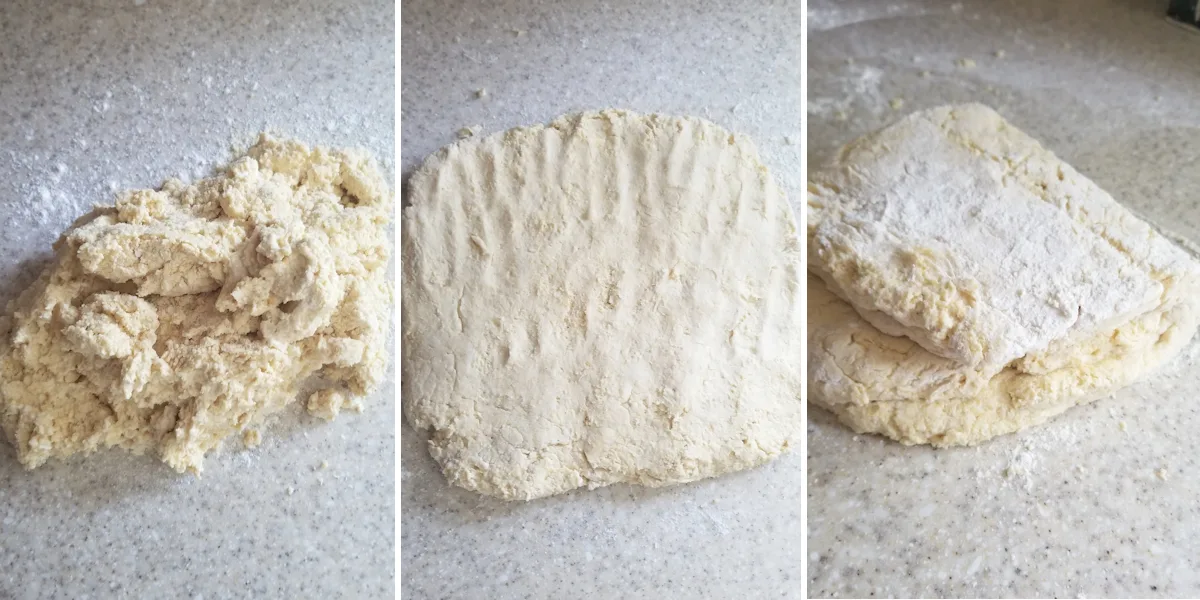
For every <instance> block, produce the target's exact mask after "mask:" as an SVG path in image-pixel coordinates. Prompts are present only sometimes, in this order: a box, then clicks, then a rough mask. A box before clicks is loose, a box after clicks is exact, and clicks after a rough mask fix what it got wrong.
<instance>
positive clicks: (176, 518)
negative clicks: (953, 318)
mask: <svg viewBox="0 0 1200 600" xmlns="http://www.w3.org/2000/svg"><path fill="white" fill-rule="evenodd" d="M268 4H269V5H268ZM393 10H394V8H393V4H392V3H391V2H390V1H380V0H370V1H367V0H364V1H361V2H344V1H332V0H327V1H318V0H297V1H291V2H272V3H229V2H221V1H204V2H168V1H166V0H121V1H119V2H117V1H100V2H85V3H78V2H75V3H66V2H57V3H49V2H38V1H36V0H10V1H7V2H4V3H3V6H2V7H0V82H2V83H0V198H4V200H3V201H0V305H3V304H4V303H6V302H7V301H8V300H9V299H11V298H12V297H13V296H14V295H15V294H16V293H17V292H18V291H19V290H20V289H21V288H22V287H23V286H24V285H26V284H27V283H28V282H29V281H30V279H31V278H32V276H34V274H35V273H36V272H37V270H38V269H39V268H40V267H41V266H42V265H43V264H44V263H45V261H46V259H47V258H48V257H49V256H50V244H51V243H52V242H53V241H54V240H55V238H56V235H57V233H58V232H59V231H61V230H62V229H63V228H65V227H66V226H67V225H69V224H70V223H71V221H72V220H74V218H75V217H77V216H79V215H80V214H82V213H83V212H85V211H86V210H88V208H89V207H90V206H91V205H92V204H93V203H97V202H108V201H111V200H112V198H113V193H114V191H116V190H120V189H126V188H133V187H150V186H157V185H158V184H160V183H161V182H162V180H163V179H165V178H166V177H168V176H173V175H182V176H184V177H190V178H196V177H201V176H204V175H205V174H206V173H207V172H208V171H209V169H211V168H212V166H213V165H215V164H220V163H222V162H224V161H225V160H226V159H228V158H230V145H231V143H233V144H238V145H241V146H243V147H244V146H245V145H247V142H248V141H250V140H251V139H252V138H253V136H254V134H255V133H256V132H258V131H260V130H262V129H263V128H264V127H267V128H270V129H272V130H274V131H276V132H278V133H282V134H289V135H292V136H295V137H298V138H300V139H302V140H304V141H307V142H309V143H314V144H322V145H335V146H361V147H365V148H367V149H368V150H370V151H372V152H373V153H374V154H375V155H376V156H378V157H379V158H380V162H381V164H382V165H383V167H384V168H385V170H387V171H388V172H389V173H391V172H394V169H395V165H394V119H395V108H394V98H395V96H394V90H395V87H394V86H395V83H394V82H395V74H394V62H395V58H394V56H395V54H394V48H395V46H394V43H395V42H394V39H395V38H394V22H395V17H394V12H393ZM383 390H385V391H383V392H380V393H378V394H375V395H374V396H373V397H371V398H369V399H368V400H367V401H366V406H367V408H366V410H365V411H364V412H363V413H362V414H361V415H353V414H351V415H345V416H343V417H340V418H339V419H338V420H337V421H335V422H333V423H331V424H324V422H323V421H320V420H318V419H315V418H312V417H309V416H307V415H299V414H288V415H284V417H283V418H281V419H280V420H279V421H278V422H277V423H276V424H275V425H273V426H271V427H269V428H268V429H267V430H266V431H265V432H264V436H263V437H264V440H263V444H262V446H260V447H259V448H257V449H255V450H251V451H244V450H242V449H241V444H240V443H236V442H230V443H228V444H227V445H226V446H227V449H226V450H224V451H221V452H218V453H216V454H213V455H210V456H209V458H208V460H207V461H206V463H205V471H204V476H203V477H201V478H197V477H192V476H184V475H177V474H176V473H175V472H174V471H171V470H170V469H169V468H168V467H166V466H165V465H163V464H162V463H160V462H158V460H157V459H155V458H152V457H148V456H145V457H137V456H133V455H130V454H128V453H126V452H123V451H106V452H101V453H99V454H97V455H95V456H93V457H92V458H90V459H87V460H71V461H67V462H51V463H49V464H47V465H45V466H44V467H42V468H39V469H37V470H35V471H32V472H27V471H25V470H24V469H22V468H21V466H20V465H19V464H18V463H17V462H16V458H15V453H14V452H13V450H12V448H11V447H10V446H9V445H8V444H7V443H0V598H5V599H17V600H20V599H25V598H30V599H33V598H37V599H46V598H71V599H75V598H205V599H207V600H212V599H214V598H245V597H255V598H354V599H357V598H391V597H393V592H394V589H395V584H394V579H393V571H394V562H393V557H394V523H395V520H394V519H395V517H394V509H395V501H394V485H393V479H394V465H395V458H394V457H395V454H394V448H395V437H394V435H395V434H394V431H395V430H394V427H395V419H394V393H393V391H392V390H394V378H392V377H389V379H388V381H387V382H385V384H384V387H383ZM294 408H298V406H297V407H294ZM322 461H327V463H328V468H327V469H319V468H318V466H319V465H320V464H321V463H322Z"/></svg>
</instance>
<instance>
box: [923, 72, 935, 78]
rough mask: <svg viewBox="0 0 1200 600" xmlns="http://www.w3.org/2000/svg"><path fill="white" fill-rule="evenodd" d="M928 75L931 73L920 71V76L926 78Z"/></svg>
mask: <svg viewBox="0 0 1200 600" xmlns="http://www.w3.org/2000/svg"><path fill="white" fill-rule="evenodd" d="M930 75H932V73H930V72H929V71H921V77H924V78H926V79H928V78H929V76H930Z"/></svg>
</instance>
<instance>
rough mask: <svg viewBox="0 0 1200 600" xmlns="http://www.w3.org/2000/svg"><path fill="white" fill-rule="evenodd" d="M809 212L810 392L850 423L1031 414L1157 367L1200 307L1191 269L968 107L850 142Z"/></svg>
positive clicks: (864, 427)
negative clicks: (810, 274) (813, 275)
mask: <svg viewBox="0 0 1200 600" xmlns="http://www.w3.org/2000/svg"><path fill="white" fill-rule="evenodd" d="M808 210H809V231H808V234H809V238H808V243H809V267H810V269H811V271H812V272H813V273H814V274H816V275H819V276H820V277H821V279H817V278H816V277H812V276H810V278H809V291H808V324H809V331H808V340H809V346H808V356H809V360H808V368H809V383H810V399H811V400H812V401H813V402H814V403H816V404H818V405H821V406H824V407H826V408H829V409H830V410H832V411H833V412H834V413H836V414H837V415H838V416H839V417H840V418H841V420H842V421H844V422H845V423H847V424H848V425H850V426H851V427H853V428H854V429H855V430H856V431H859V432H875V433H882V434H884V435H887V436H889V437H892V438H894V439H897V440H900V441H902V442H905V443H931V444H934V445H957V444H973V443H977V442H979V441H982V440H986V439H988V438H990V437H993V436H996V435H999V434H1003V433H1008V432H1012V431H1016V430H1018V429H1020V428H1022V427H1026V426H1029V425H1032V424H1036V423H1040V422H1042V421H1044V420H1045V419H1047V418H1049V417H1051V416H1053V415H1056V414H1059V413H1061V412H1062V411H1064V410H1066V409H1067V408H1069V407H1071V406H1074V405H1076V404H1081V403H1084V402H1089V401H1092V400H1095V399H1098V398H1101V397H1104V396H1106V395H1109V394H1111V393H1112V392H1114V391H1115V390H1117V389H1118V388H1120V387H1123V386H1125V385H1128V384H1129V383H1131V382H1132V381H1134V380H1135V379H1137V378H1138V377H1140V376H1141V375H1144V374H1145V373H1147V372H1149V371H1150V370H1152V369H1154V368H1155V367H1157V366H1159V365H1161V364H1162V363H1163V362H1165V361H1166V360H1168V359H1170V358H1171V357H1172V356H1174V354H1175V353H1177V352H1178V351H1179V350H1180V349H1181V348H1182V346H1183V345H1184V344H1185V343H1186V342H1187V341H1188V340H1189V339H1190V338H1191V337H1192V335H1193V333H1194V332H1195V330H1196V327H1197V319H1198V318H1200V264H1197V262H1196V261H1195V260H1194V259H1193V258H1192V257H1191V256H1189V255H1188V254H1187V253H1185V252H1184V251H1183V250H1182V249H1180V248H1178V247H1176V246H1175V245H1173V244H1172V243H1171V242H1169V241H1168V240H1167V239H1165V238H1164V237H1162V236H1161V235H1159V234H1158V233H1157V232H1155V231H1154V230H1153V229H1152V228H1151V227H1150V226H1149V225H1147V224H1146V223H1144V222H1142V221H1141V220H1139V219H1137V218H1136V217H1135V216H1133V215H1132V214H1131V213H1129V212H1128V211H1127V210H1125V209H1124V208H1122V207H1121V206H1120V205H1119V204H1117V203H1116V201H1114V200H1113V199H1112V197H1110V196H1109V195H1108V194H1107V193H1105V192H1104V191H1103V190H1101V189H1100V188H1099V187H1097V186H1096V185H1095V184H1094V183H1092V182H1091V181H1089V180H1088V179H1087V178H1085V177H1084V176H1083V175H1081V174H1079V173H1078V172H1077V171H1075V170H1074V169H1073V168H1071V167H1070V166H1069V165H1067V164H1066V163H1064V162H1062V161H1061V160H1059V159H1058V158H1057V157H1055V156H1054V155H1053V154H1051V153H1050V152H1048V151H1047V150H1045V149H1044V148H1042V147H1041V146H1040V145H1039V144H1038V143H1037V142H1036V141H1034V140H1033V139H1032V138H1030V137H1028V136H1027V135H1025V134H1023V133H1021V132H1020V131H1018V130H1016V129H1015V128H1013V127H1012V126H1011V125H1010V124H1008V123H1006V122H1005V121H1004V120H1003V119H1002V118H1001V117H1000V116H999V115H997V114H996V113H995V112H994V111H992V110H990V109H988V108H986V107H983V106H980V105H964V106H952V107H943V108H938V109H933V110H929V111H924V112H919V113H915V114H914V115H911V116H909V117H907V118H905V119H904V120H902V121H900V122H899V123H897V124H895V125H892V126H891V127H888V128H886V129H884V130H882V131H881V132H878V133H876V134H872V135H869V136H867V137H865V138H863V139H861V140H859V141H856V142H853V143H851V144H850V145H849V146H847V147H846V148H845V149H843V151H842V152H841V153H840V154H839V156H838V157H837V158H836V159H835V160H834V162H833V164H832V165H830V166H829V167H828V168H827V169H824V170H822V171H820V172H818V173H815V174H814V175H813V177H812V178H811V179H810V185H809V206H808ZM822 279H823V280H824V281H822ZM996 360H999V361H1002V362H1001V364H999V365H996V364H994V361H996Z"/></svg>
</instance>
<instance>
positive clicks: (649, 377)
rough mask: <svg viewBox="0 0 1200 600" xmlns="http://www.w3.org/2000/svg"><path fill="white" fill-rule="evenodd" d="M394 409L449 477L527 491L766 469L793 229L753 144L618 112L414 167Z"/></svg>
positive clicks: (515, 494) (796, 399)
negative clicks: (398, 398) (400, 402)
mask: <svg viewBox="0 0 1200 600" xmlns="http://www.w3.org/2000/svg"><path fill="white" fill-rule="evenodd" d="M410 185H411V189H412V192H411V201H412V206H410V207H409V208H408V209H406V211H405V221H404V238H403V244H404V245H403V249H404V287H403V290H404V292H403V312H402V315H403V316H402V321H403V323H402V328H403V335H404V343H403V352H404V369H405V374H404V378H403V382H404V383H403V385H404V390H403V398H404V411H405V415H406V416H407V418H408V420H409V422H410V423H411V424H412V425H413V426H414V427H415V428H417V429H423V430H430V431H431V433H432V435H431V439H430V441H429V451H430V453H431V454H432V456H433V458H434V459H435V460H436V461H437V462H438V463H439V464H440V465H441V467H442V470H443V472H444V474H445V476H446V478H447V479H448V480H449V481H450V482H451V483H453V484H455V485H458V486H462V487H465V488H467V489H471V490H476V491H479V492H481V493H484V494H488V495H493V496H498V497H501V498H505V499H525V500H528V499H532V498H538V497H542V496H547V495H551V494H557V493H561V492H565V491H568V490H571V489H574V488H577V487H583V486H587V487H590V488H595V487H599V486H604V485H608V484H612V483H617V482H630V483H638V484H642V485H648V486H659V485H666V484H671V483H679V482H686V481H692V480H696V479H700V478H704V477H712V476H716V475H720V474H722V473H727V472H730V471H734V470H738V469H746V468H749V467H753V466H755V465H759V464H761V463H764V462H766V461H768V460H770V459H772V458H773V457H775V456H777V455H779V454H780V453H781V452H783V451H785V450H786V449H787V448H788V447H789V446H790V445H792V444H794V443H796V441H797V440H799V438H800V430H801V427H802V426H803V421H802V419H801V409H802V405H801V399H800V391H801V384H802V378H801V375H800V369H799V368H798V365H797V362H796V361H797V358H798V357H799V356H800V355H801V352H800V350H801V346H800V344H801V343H802V338H801V327H802V321H801V319H802V318H803V317H802V314H801V308H802V307H801V305H800V303H801V298H800V296H801V294H800V271H801V269H802V266H801V264H800V259H801V254H800V240H799V237H798V235H797V231H796V225H795V220H794V219H793V216H792V213H791V209H790V207H789V206H788V203H787V200H786V198H785V195H784V193H783V192H782V190H781V189H780V188H779V187H777V186H776V184H775V183H774V181H773V180H772V178H771V176H770V174H769V173H768V171H767V169H766V168H765V167H764V166H763V165H762V163H761V162H760V161H759V158H758V155H757V152H756V151H755V149H754V147H753V146H752V145H751V143H750V142H749V140H747V139H746V138H744V137H742V136H739V135H734V134H730V133H729V132H728V131H725V130H723V129H721V128H720V127H718V126H716V125H713V124H712V123H709V122H706V121H702V120H698V119H692V118H674V117H664V116H657V115H648V116H641V115H637V114H633V113H629V112H623V111H616V110H606V111H602V112H598V113H596V112H593V113H584V114H577V115H570V116H566V117H562V118H560V119H558V120H556V121H554V122H553V123H551V124H550V125H549V126H538V127H530V128H524V129H514V130H510V131H507V132H504V133H501V134H497V135H493V136H490V137H487V138H484V139H478V138H473V139H470V140H465V141H462V142H459V143H457V144H455V145H453V146H451V147H449V148H447V149H445V150H443V151H441V152H439V153H438V154H436V155H434V156H433V157H431V158H430V159H428V160H427V161H426V163H425V164H424V165H423V166H422V167H421V169H420V170H418V171H417V172H416V173H415V174H414V175H413V177H412V180H411V184H410Z"/></svg>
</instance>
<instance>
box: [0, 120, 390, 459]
mask: <svg viewBox="0 0 1200 600" xmlns="http://www.w3.org/2000/svg"><path fill="white" fill-rule="evenodd" d="M392 203H393V200H392V194H391V191H390V189H389V187H388V184H387V182H386V181H385V180H384V178H383V175H382V174H381V173H380V171H379V168H378V166H377V164H376V163H375V161H374V159H372V158H371V157H370V156H368V155H367V154H366V153H365V152H362V151H358V150H346V151H343V150H334V149H328V148H319V147H318V148H314V147H309V146H306V145H304V144H302V143H300V142H297V141H292V140H281V139H276V138H272V137H270V136H267V135H261V136H259V138H258V140H257V142H256V143H254V145H253V146H251V147H250V148H249V149H247V150H246V151H245V153H244V155H242V156H239V157H237V158H236V160H234V161H233V162H231V163H230V164H229V165H227V166H224V167H222V168H220V169H217V170H216V172H215V174H214V175H213V176H211V177H209V178H207V179H199V180H197V181H195V182H193V183H185V182H184V181H181V180H179V179H169V180H167V181H166V182H165V183H163V185H162V186H161V187H160V188H158V189H140V190H131V191H126V192H123V193H120V194H119V195H117V197H116V199H115V201H114V202H113V203H112V204H108V205H99V206H97V207H96V208H95V209H94V210H92V212H90V213H89V214H87V215H84V216H82V217H81V218H80V219H78V220H77V221H76V224H75V226H74V227H72V228H71V229H69V230H67V231H66V232H65V233H64V234H63V235H62V236H61V237H60V238H59V240H58V241H57V242H56V243H55V244H54V249H55V252H56V259H55V261H54V262H53V263H51V264H50V265H49V266H48V267H47V268H46V270H45V271H44V272H43V273H42V275H41V277H40V279H38V280H37V281H36V282H34V283H33V284H32V285H31V286H30V287H29V288H28V289H26V290H25V291H24V292H23V293H22V294H21V296H20V297H18V298H17V299H16V300H15V301H13V302H11V303H10V304H9V306H8V311H10V312H11V313H12V318H11V323H12V328H11V329H12V330H11V332H10V333H9V334H8V335H5V336H2V337H0V381H3V382H4V385H3V387H0V427H2V428H3V430H4V432H5V433H6V434H7V438H8V440H9V441H10V442H11V443H12V444H13V445H14V446H15V447H16V450H17V458H18V460H19V461H20V462H21V464H22V465H24V466H25V467H26V468H29V469H33V468H36V467H38V466H40V465H42V464H44V463H45V462H46V461H47V460H49V459H51V458H66V457H68V456H72V455H75V454H91V453H92V452H94V451H96V450H99V449H101V448H107V447H120V448H125V449H127V450H130V451H133V452H136V453H143V452H152V453H154V454H157V455H159V456H160V457H161V458H162V460H163V461H164V462H166V463H167V464H168V465H169V466H171V467H172V468H173V469H175V470H176V471H179V472H184V471H192V472H195V473H199V472H200V471H201V470H202V467H203V462H204V456H205V454H207V453H208V452H209V451H210V450H212V449H213V448H215V447H217V445H219V444H220V443H221V442H222V440H224V439H225V438H228V437H230V436H233V435H235V434H241V436H242V441H243V443H246V444H247V445H248V446H249V445H256V444H257V443H259V442H261V439H260V436H261V434H260V433H259V426H260V425H261V424H262V423H264V422H265V420H266V419H268V418H269V417H270V416H271V415H274V414H275V413H278V412H280V411H281V410H283V408H284V407H285V406H287V405H288V404H290V403H292V402H295V401H296V400H297V396H298V395H299V393H300V389H301V387H302V386H303V385H304V384H305V383H306V382H307V381H308V380H310V379H311V378H313V377H320V379H321V380H323V381H325V382H329V383H330V384H334V385H338V386H339V387H341V388H342V389H345V390H348V392H349V393H351V394H352V395H354V396H355V397H363V396H366V395H368V394H370V393H371V392H373V391H374V390H375V389H376V388H377V387H378V386H379V383H380V382H381V381H382V379H383V376H384V371H385V368H386V365H387V361H388V352H387V345H386V343H385V341H386V335H387V330H388V327H389V325H390V320H391V314H390V313H391V311H390V308H389V307H390V305H391V302H392V297H391V286H390V285H389V284H388V281H387V265H388V260H389V256H390V251H391V246H392V244H391V242H390V241H389V239H388V235H387V224H388V222H389V221H390V218H391V213H392ZM49 374H53V376H50V375H49ZM345 403H346V400H345V399H341V400H340V401H339V405H341V404H345Z"/></svg>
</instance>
